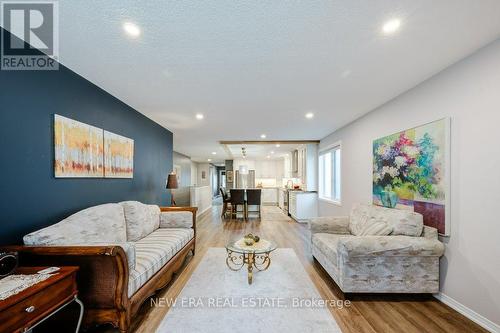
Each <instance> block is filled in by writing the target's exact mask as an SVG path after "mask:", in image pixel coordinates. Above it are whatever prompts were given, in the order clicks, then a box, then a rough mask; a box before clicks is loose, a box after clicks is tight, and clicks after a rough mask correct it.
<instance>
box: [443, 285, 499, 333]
mask: <svg viewBox="0 0 500 333" xmlns="http://www.w3.org/2000/svg"><path fill="white" fill-rule="evenodd" d="M434 297H435V298H437V299H438V300H440V301H441V302H443V303H444V304H446V305H448V306H449V307H450V308H452V309H454V310H456V311H457V312H459V313H461V314H463V315H464V316H466V317H467V318H469V319H470V320H472V321H473V322H475V323H476V324H478V325H479V326H481V327H483V328H484V329H486V330H488V331H490V332H492V333H500V326H499V325H497V324H495V323H494V322H492V321H491V320H489V319H488V318H485V317H483V316H481V315H480V314H479V313H477V312H475V311H473V310H471V309H469V308H468V307H466V306H465V305H463V304H462V303H460V302H458V301H456V300H455V299H453V298H451V297H450V296H447V295H445V294H443V293H439V294H434Z"/></svg>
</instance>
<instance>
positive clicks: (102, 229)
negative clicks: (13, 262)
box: [23, 203, 127, 245]
mask: <svg viewBox="0 0 500 333" xmlns="http://www.w3.org/2000/svg"><path fill="white" fill-rule="evenodd" d="M23 240H24V244H26V245H76V244H88V243H96V242H102V243H108V244H116V243H123V242H126V241H127V234H126V228H125V217H124V215H123V208H122V206H120V205H119V204H114V203H110V204H104V205H99V206H94V207H90V208H87V209H84V210H81V211H79V212H77V213H75V214H73V215H71V216H69V217H67V218H65V219H64V220H62V221H61V222H59V223H56V224H53V225H51V226H49V227H46V228H43V229H40V230H38V231H35V232H32V233H30V234H28V235H26V236H24V238H23Z"/></svg>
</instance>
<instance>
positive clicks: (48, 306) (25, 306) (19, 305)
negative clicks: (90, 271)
mask: <svg viewBox="0 0 500 333" xmlns="http://www.w3.org/2000/svg"><path fill="white" fill-rule="evenodd" d="M44 268H47V267H20V268H18V269H17V270H16V272H15V274H35V273H36V272H38V271H40V270H42V269H44ZM77 271H78V267H61V269H60V270H59V271H57V272H56V274H54V275H52V276H51V277H49V278H48V279H46V280H44V281H42V282H39V283H37V284H35V285H33V286H31V287H29V288H27V289H25V290H23V291H21V292H20V293H18V294H15V295H12V296H11V297H9V298H7V299H5V300H3V301H0V332H16V333H17V332H27V331H29V330H31V329H32V328H34V327H36V326H37V325H38V324H40V323H41V322H43V321H44V320H46V319H48V318H49V317H50V316H52V315H53V314H55V313H56V312H58V311H59V310H61V309H62V308H64V307H66V305H68V304H70V303H72V302H76V303H78V304H79V305H80V316H79V318H78V323H77V325H76V332H78V331H79V329H80V324H81V321H82V317H83V303H82V302H81V301H80V300H79V299H78V298H77V296H78V290H77V287H76V272H77Z"/></svg>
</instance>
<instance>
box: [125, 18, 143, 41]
mask: <svg viewBox="0 0 500 333" xmlns="http://www.w3.org/2000/svg"><path fill="white" fill-rule="evenodd" d="M123 30H125V32H126V33H127V35H129V36H130V37H132V38H137V37H139V36H140V35H141V29H140V28H139V26H138V25H137V24H135V23H132V22H125V23H123Z"/></svg>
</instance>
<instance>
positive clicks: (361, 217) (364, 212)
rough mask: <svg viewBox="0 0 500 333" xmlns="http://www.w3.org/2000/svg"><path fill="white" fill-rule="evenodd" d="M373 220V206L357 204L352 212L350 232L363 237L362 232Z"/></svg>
mask: <svg viewBox="0 0 500 333" xmlns="http://www.w3.org/2000/svg"><path fill="white" fill-rule="evenodd" d="M370 218H371V206H369V205H362V204H355V205H354V206H353V207H352V210H351V216H350V220H349V231H351V234H353V235H355V236H359V235H361V231H362V230H363V229H364V228H365V226H366V224H367V223H368V221H369V220H370Z"/></svg>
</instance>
